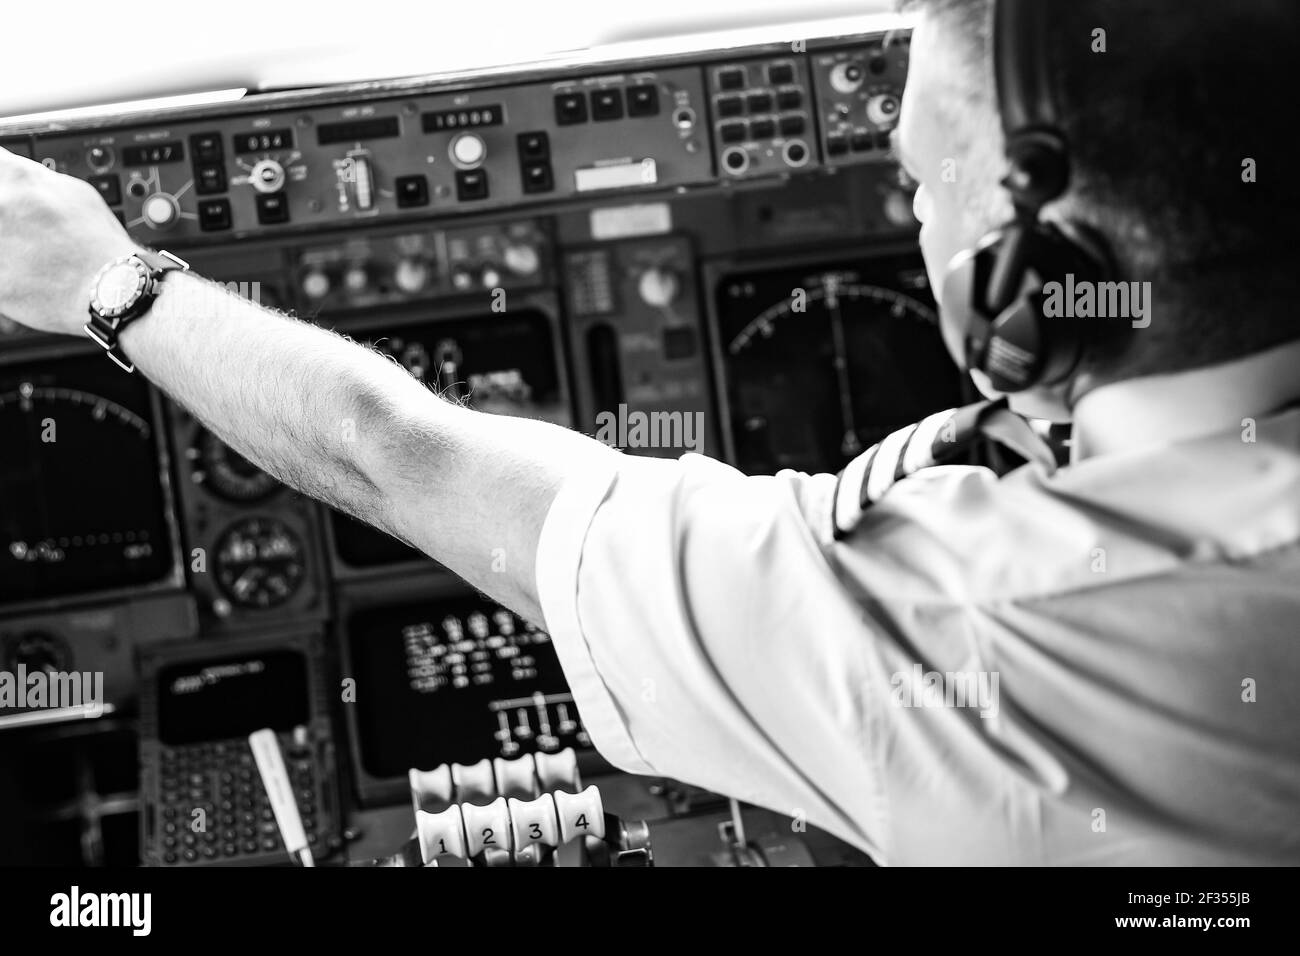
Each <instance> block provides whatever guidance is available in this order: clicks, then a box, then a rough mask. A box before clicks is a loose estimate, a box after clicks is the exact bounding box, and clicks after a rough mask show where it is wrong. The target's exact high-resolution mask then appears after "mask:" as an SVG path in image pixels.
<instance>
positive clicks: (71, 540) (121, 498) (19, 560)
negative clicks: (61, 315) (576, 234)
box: [0, 356, 174, 604]
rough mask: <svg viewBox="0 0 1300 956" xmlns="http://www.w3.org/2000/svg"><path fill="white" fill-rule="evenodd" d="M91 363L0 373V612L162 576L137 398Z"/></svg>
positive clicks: (157, 518) (151, 464) (143, 414)
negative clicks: (8, 605)
mask: <svg viewBox="0 0 1300 956" xmlns="http://www.w3.org/2000/svg"><path fill="white" fill-rule="evenodd" d="M102 363H103V359H102V357H97V356H90V357H88V358H83V357H76V358H73V359H57V360H51V361H49V362H42V363H34V364H30V365H26V366H24V367H23V368H21V369H15V370H13V371H12V372H8V373H7V372H6V371H5V370H0V449H3V452H0V604H3V603H5V602H7V601H12V600H33V599H38V598H51V597H61V596H65V595H71V594H77V593H81V592H83V591H84V592H88V591H100V590H108V589H111V588H117V587H138V586H143V585H146V584H150V583H152V582H156V581H159V580H161V579H163V578H164V577H166V576H167V574H168V573H169V572H170V571H171V570H172V567H173V565H172V562H173V560H174V554H173V552H172V545H171V540H172V539H171V533H170V525H169V524H168V515H167V506H166V502H165V492H164V490H163V486H162V473H161V469H160V468H159V465H158V452H157V447H156V439H155V435H154V427H153V424H152V420H151V418H150V415H151V411H150V401H149V393H148V387H147V385H146V384H145V383H143V382H142V381H140V380H139V379H137V378H131V377H128V376H122V375H120V373H117V371H116V369H113V368H112V367H111V366H110V367H109V368H108V369H105V368H102V367H101V364H102ZM109 371H113V372H114V374H115V375H116V378H117V380H114V379H113V378H110V377H108V374H107V373H108V372H109Z"/></svg>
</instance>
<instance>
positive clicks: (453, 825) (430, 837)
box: [415, 804, 470, 863]
mask: <svg viewBox="0 0 1300 956" xmlns="http://www.w3.org/2000/svg"><path fill="white" fill-rule="evenodd" d="M415 832H416V834H417V835H418V837H419V840H420V858H421V859H422V860H424V862H425V863H429V862H431V861H432V860H434V859H435V858H437V857H439V856H458V857H462V858H464V857H467V856H469V855H470V854H469V851H468V850H467V849H466V845H465V844H466V841H465V821H464V818H463V817H462V816H461V812H460V807H458V806H456V805H455V804H453V805H452V806H450V807H448V808H447V809H446V810H442V811H440V812H438V813H429V812H428V811H427V810H417V811H415Z"/></svg>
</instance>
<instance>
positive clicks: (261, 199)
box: [257, 193, 289, 226]
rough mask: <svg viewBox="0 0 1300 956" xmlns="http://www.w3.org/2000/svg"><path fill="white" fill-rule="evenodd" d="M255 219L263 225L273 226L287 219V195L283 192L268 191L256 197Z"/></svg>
mask: <svg viewBox="0 0 1300 956" xmlns="http://www.w3.org/2000/svg"><path fill="white" fill-rule="evenodd" d="M257 221H258V222H260V223H261V224H262V225H264V226H275V225H279V224H280V223H284V222H288V221H289V197H287V196H286V195H285V194H284V193H270V194H269V195H265V196H258V197H257Z"/></svg>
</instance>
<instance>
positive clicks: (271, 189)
mask: <svg viewBox="0 0 1300 956" xmlns="http://www.w3.org/2000/svg"><path fill="white" fill-rule="evenodd" d="M248 182H249V184H250V185H252V187H253V188H254V189H256V190H257V191H258V192H259V193H264V194H269V193H278V192H279V191H280V190H281V189H283V188H284V182H285V174H284V167H283V166H282V165H280V163H279V162H277V161H276V160H274V159H259V160H258V161H257V162H256V163H254V164H253V168H252V169H250V170H249V171H248Z"/></svg>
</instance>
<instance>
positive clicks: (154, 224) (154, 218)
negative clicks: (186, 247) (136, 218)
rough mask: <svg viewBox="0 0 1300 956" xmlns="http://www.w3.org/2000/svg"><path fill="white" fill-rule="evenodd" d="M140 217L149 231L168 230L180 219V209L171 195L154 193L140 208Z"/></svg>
mask: <svg viewBox="0 0 1300 956" xmlns="http://www.w3.org/2000/svg"><path fill="white" fill-rule="evenodd" d="M140 215H142V216H144V222H145V225H147V226H148V227H149V228H150V229H158V230H163V229H170V228H171V227H172V226H174V225H176V221H177V220H178V219H180V217H181V207H180V203H178V202H177V201H176V197H175V196H173V195H172V194H171V193H154V194H153V195H151V196H149V197H148V198H147V199H145V201H144V203H143V204H142V205H141V206H140Z"/></svg>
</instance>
